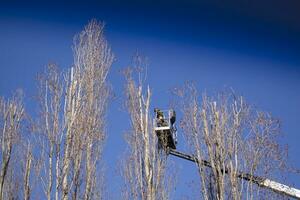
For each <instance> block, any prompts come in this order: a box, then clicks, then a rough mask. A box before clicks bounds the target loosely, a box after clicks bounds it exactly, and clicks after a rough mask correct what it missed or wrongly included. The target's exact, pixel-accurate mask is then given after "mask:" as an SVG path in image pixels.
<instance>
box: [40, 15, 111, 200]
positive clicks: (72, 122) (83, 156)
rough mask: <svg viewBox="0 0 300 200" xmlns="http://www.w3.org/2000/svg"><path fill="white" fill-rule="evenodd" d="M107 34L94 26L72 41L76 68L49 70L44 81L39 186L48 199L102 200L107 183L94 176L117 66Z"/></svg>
mask: <svg viewBox="0 0 300 200" xmlns="http://www.w3.org/2000/svg"><path fill="white" fill-rule="evenodd" d="M103 30H104V26H103V24H101V23H99V22H97V21H95V20H92V21H91V22H90V23H89V24H88V25H87V26H86V27H85V28H84V30H83V31H82V32H81V33H80V34H78V35H76V36H75V37H74V45H73V53H74V66H73V67H72V68H71V69H69V70H67V71H66V72H65V73H61V72H59V70H58V68H57V66H55V65H50V66H49V67H48V69H47V70H46V72H45V74H44V78H42V79H41V80H42V81H41V84H40V85H41V88H42V89H41V92H40V96H41V98H40V102H41V114H42V118H41V119H42V121H41V122H40V125H39V127H40V132H41V133H42V134H41V135H42V138H41V139H40V145H41V147H42V149H43V151H42V153H41V163H43V164H42V165H43V166H44V167H43V168H44V170H43V172H42V176H41V182H42V183H43V184H42V185H43V188H44V191H45V195H46V197H47V199H53V198H55V199H65V200H66V199H69V198H72V199H86V200H87V199H94V198H96V197H99V198H100V197H101V194H100V193H99V192H97V188H98V186H99V184H103V179H100V180H99V179H97V178H96V175H97V174H98V172H97V171H100V169H99V161H100V159H101V154H102V149H103V145H104V141H105V138H106V109H107V105H108V100H109V98H110V87H109V84H108V82H107V75H108V72H109V69H110V67H111V65H112V62H113V60H114V56H113V54H112V52H111V50H110V47H109V45H108V43H107V41H106V39H105V37H104V33H103ZM53 190H54V192H53ZM53 194H54V197H53Z"/></svg>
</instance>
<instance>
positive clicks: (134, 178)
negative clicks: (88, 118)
mask: <svg viewBox="0 0 300 200" xmlns="http://www.w3.org/2000/svg"><path fill="white" fill-rule="evenodd" d="M134 64H135V65H134V67H133V68H128V69H127V70H125V73H124V74H125V79H126V84H125V94H126V102H125V105H126V108H127V109H128V113H129V116H130V124H131V131H130V132H129V133H128V134H126V136H125V138H126V141H127V142H128V146H129V151H128V154H127V157H126V159H125V160H124V161H123V177H124V179H125V188H124V194H123V195H124V199H144V200H154V199H168V198H169V189H170V186H171V182H168V181H170V180H168V179H167V178H166V176H165V175H166V155H165V154H164V153H163V152H159V151H158V148H157V147H158V145H157V137H156V134H155V132H154V129H153V121H152V118H151V111H150V99H151V90H150V88H149V86H145V85H144V83H145V80H146V74H145V73H143V72H144V71H143V70H145V69H146V68H145V66H144V60H143V58H142V57H141V56H136V57H135V61H134ZM172 181H174V180H172Z"/></svg>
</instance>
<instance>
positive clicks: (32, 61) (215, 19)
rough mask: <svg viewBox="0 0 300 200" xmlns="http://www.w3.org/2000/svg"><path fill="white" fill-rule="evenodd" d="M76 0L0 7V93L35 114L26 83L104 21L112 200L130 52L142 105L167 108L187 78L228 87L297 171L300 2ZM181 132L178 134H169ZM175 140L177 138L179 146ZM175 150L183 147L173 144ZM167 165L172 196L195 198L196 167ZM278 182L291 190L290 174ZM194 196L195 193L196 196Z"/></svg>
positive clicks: (65, 57) (207, 86) (299, 178)
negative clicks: (143, 63)
mask: <svg viewBox="0 0 300 200" xmlns="http://www.w3.org/2000/svg"><path fill="white" fill-rule="evenodd" d="M109 2H110V3H108V2H101V1H82V2H75V1H69V2H64V3H62V2H60V1H51V2H40V1H36V2H28V1H23V2H17V1H10V3H0V69H1V70H0V95H3V96H6V97H9V96H10V95H11V93H12V92H13V91H14V90H16V89H17V88H23V90H24V91H25V94H26V98H25V101H26V106H27V109H28V110H29V112H31V113H33V112H34V111H36V108H37V106H36V104H35V103H34V102H33V99H32V97H33V96H34V95H35V94H36V81H35V77H36V74H37V73H38V72H41V71H42V70H43V69H44V67H45V65H46V64H47V63H49V62H55V63H57V64H58V65H60V67H61V68H67V67H69V66H71V65H72V50H71V45H72V38H73V36H74V35H75V34H76V33H78V32H80V31H81V30H82V28H83V26H84V25H85V24H86V23H87V22H88V21H89V20H91V19H92V18H95V19H98V20H101V21H104V22H105V24H106V29H105V35H106V38H107V40H108V42H109V44H110V45H111V47H112V50H113V52H114V53H115V56H116V61H115V63H114V64H113V67H112V70H111V72H110V82H111V83H112V85H113V88H114V93H115V94H116V99H115V100H114V101H113V102H112V104H111V106H110V109H109V125H108V132H109V138H108V141H107V144H106V148H105V154H104V157H105V162H106V168H107V179H108V182H109V186H108V187H109V188H108V189H109V191H110V192H112V198H114V199H118V198H119V194H118V193H116V192H115V191H120V190H119V187H120V182H121V181H122V179H121V178H120V177H119V176H118V175H117V173H116V171H117V167H116V165H117V160H118V159H120V158H121V157H122V152H123V151H124V149H125V148H126V145H125V142H124V141H123V136H122V135H123V133H124V131H126V130H127V129H128V128H129V120H128V118H127V114H126V113H125V112H124V110H123V108H122V106H121V105H122V96H123V93H122V92H123V91H122V89H123V85H122V84H123V83H124V80H123V77H122V76H121V74H120V73H119V71H120V70H121V69H122V68H124V67H126V66H128V65H130V63H131V58H132V56H133V55H134V53H135V52H136V51H137V50H138V51H139V52H140V53H142V54H143V55H145V56H147V57H148V58H149V63H150V66H149V76H148V78H149V84H150V85H151V88H152V90H153V99H152V105H153V106H154V107H162V108H167V107H168V105H169V101H170V95H169V90H170V89H171V88H172V87H175V86H180V85H182V84H183V83H184V82H185V81H187V80H193V81H195V83H196V85H197V87H198V88H199V90H200V91H202V92H204V91H207V92H208V93H210V94H213V93H216V92H218V91H221V90H223V89H224V88H228V87H232V88H233V89H234V90H235V91H236V92H237V93H239V94H242V95H243V96H245V98H246V99H247V100H248V102H250V103H251V104H254V105H255V106H256V107H258V108H259V109H261V110H265V111H268V112H270V113H272V114H273V115H274V116H275V117H277V118H280V119H281V121H282V129H283V132H284V134H285V138H284V139H283V141H282V143H287V144H288V145H289V152H290V153H289V160H290V163H291V164H292V165H293V166H294V167H297V168H300V158H299V156H298V155H300V148H299V141H300V132H299V128H298V126H299V124H300V57H299V56H300V22H299V19H300V12H299V10H300V2H299V1H298V0H285V1H280V0H272V1H271V0H269V1H267V0H260V1H258V0H253V1H246V0H240V1H237V0H236V1H234V0H230V1H227V4H225V3H223V2H224V1H217V0H212V1H209V3H208V2H205V1H201V0H199V1H185V3H182V2H180V1H170V0H168V1H164V3H162V2H160V1H126V2H124V1H116V0H114V1H109ZM179 134H181V133H179ZM180 142H181V141H179V143H180ZM179 148H181V149H182V150H186V149H185V146H184V144H182V142H181V143H180V145H179ZM171 160H172V161H175V162H176V164H177V166H178V168H179V171H180V173H179V174H178V176H179V177H178V184H177V186H176V192H175V196H176V198H181V197H182V196H184V195H190V194H193V193H195V191H196V189H197V188H195V187H194V188H193V187H190V186H191V184H192V183H193V181H196V180H197V177H196V176H197V173H196V169H195V167H194V165H193V164H191V163H187V162H186V161H180V160H178V159H176V158H171ZM286 183H287V184H294V185H295V186H296V187H297V188H300V175H288V178H287V180H286ZM196 193H197V192H196Z"/></svg>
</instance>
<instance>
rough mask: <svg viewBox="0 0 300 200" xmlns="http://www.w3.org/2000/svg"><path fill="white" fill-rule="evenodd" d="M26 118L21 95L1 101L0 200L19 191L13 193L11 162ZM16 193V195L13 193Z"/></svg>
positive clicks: (10, 196) (13, 174)
mask: <svg viewBox="0 0 300 200" xmlns="http://www.w3.org/2000/svg"><path fill="white" fill-rule="evenodd" d="M23 118H24V106H23V102H22V97H21V95H20V94H18V93H17V94H16V95H14V96H13V97H12V98H11V99H9V100H4V99H3V98H1V99H0V127H1V136H0V142H1V159H2V160H1V174H0V199H1V200H2V199H9V198H12V196H15V195H16V194H17V193H18V191H17V190H15V191H13V188H12V186H13V184H14V183H15V182H13V179H12V177H13V176H15V175H16V173H14V171H13V170H12V169H13V166H11V162H12V160H13V154H14V151H15V150H16V149H17V146H18V142H19V138H20V134H21V133H20V131H21V123H22V121H23ZM15 189H17V187H16V188H15ZM13 192H14V193H13Z"/></svg>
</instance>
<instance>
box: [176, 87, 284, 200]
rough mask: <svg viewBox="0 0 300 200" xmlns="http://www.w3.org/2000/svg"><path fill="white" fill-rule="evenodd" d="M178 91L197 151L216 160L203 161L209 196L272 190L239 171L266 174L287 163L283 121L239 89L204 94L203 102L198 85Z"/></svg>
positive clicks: (204, 192) (246, 195) (246, 196)
mask: <svg viewBox="0 0 300 200" xmlns="http://www.w3.org/2000/svg"><path fill="white" fill-rule="evenodd" d="M177 94H179V96H181V97H182V104H181V106H182V111H183V119H182V122H181V127H182V129H183V131H184V133H185V136H186V139H187V141H188V143H189V145H190V147H191V150H192V152H193V153H194V154H195V156H196V157H197V159H198V160H207V161H209V163H210V165H211V168H206V167H205V166H203V165H201V164H200V163H198V164H197V167H198V171H199V175H200V180H201V188H202V195H203V198H204V199H218V200H222V199H257V198H265V197H266V196H265V195H267V194H268V195H269V194H271V193H268V192H267V191H262V190H261V189H260V188H259V187H257V186H256V185H255V184H254V183H253V182H252V180H249V181H248V182H246V181H243V179H240V177H239V174H240V173H241V172H243V173H248V174H250V175H260V176H261V177H266V176H271V175H274V174H272V173H273V172H274V171H276V170H277V169H278V166H283V164H284V154H283V151H281V150H282V149H280V145H279V143H278V140H277V139H278V136H279V133H280V129H279V128H280V126H279V121H278V120H276V119H274V118H273V117H271V116H270V115H269V114H267V113H264V112H259V111H257V110H256V109H254V108H251V107H250V106H249V105H248V104H246V102H245V100H244V98H243V97H239V96H235V95H234V94H230V93H221V94H219V95H218V96H217V98H210V97H208V96H207V95H205V94H204V95H203V97H202V102H200V101H199V94H198V92H197V89H196V88H195V86H194V85H193V84H187V85H186V86H185V87H184V88H183V90H178V91H177ZM225 172H226V173H225ZM273 197H274V196H273Z"/></svg>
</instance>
